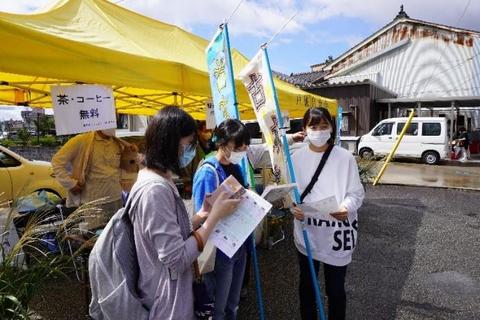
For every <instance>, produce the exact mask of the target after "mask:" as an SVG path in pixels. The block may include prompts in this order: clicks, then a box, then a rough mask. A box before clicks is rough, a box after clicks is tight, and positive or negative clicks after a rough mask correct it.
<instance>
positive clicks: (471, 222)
mask: <svg viewBox="0 0 480 320" xmlns="http://www.w3.org/2000/svg"><path fill="white" fill-rule="evenodd" d="M479 208H480V192H478V191H461V190H451V189H438V188H436V189H435V188H419V187H404V186H378V187H371V186H370V187H368V190H367V198H366V200H365V202H364V206H363V207H362V208H361V210H360V212H359V220H360V225H359V228H360V229H359V243H358V247H357V251H356V252H355V254H354V259H353V262H352V263H351V265H350V266H349V270H348V275H347V294H348V309H347V313H348V315H347V317H348V319H351V320H353V319H354V320H364V319H365V320H377V319H378V320H382V319H385V320H407V319H408V320H417V319H418V320H420V319H448V320H452V319H455V320H457V319H458V320H474V319H480V298H479V297H480V252H479V248H480V209H479ZM287 230H288V235H287V237H288V238H287V240H285V241H283V242H281V243H279V244H278V245H276V246H275V247H274V248H273V249H272V250H266V249H259V258H260V263H261V272H262V283H263V289H264V295H265V304H266V319H271V320H281V319H285V320H290V319H298V318H299V317H298V314H299V311H298V298H297V297H298V295H297V285H298V279H297V262H296V257H295V249H294V247H293V243H292V239H291V232H290V230H291V227H290V225H289V227H288V228H287ZM252 284H253V282H252ZM83 306H84V296H83V292H82V288H81V286H80V285H78V284H77V283H76V282H75V281H71V282H68V281H65V280H64V279H61V280H58V281H56V282H52V283H51V285H50V286H48V287H47V288H45V290H44V291H43V293H42V294H39V295H37V297H36V299H35V303H34V304H33V307H34V308H35V309H36V310H38V312H39V313H40V314H41V315H43V316H44V317H45V319H51V320H64V319H72V320H76V319H85V317H84V315H83V312H82V311H83V310H84V309H83ZM238 319H239V320H247V319H248V320H252V319H258V316H257V309H256V302H255V295H254V291H253V290H250V292H249V294H248V296H247V298H246V299H245V300H243V301H242V303H241V306H240V310H239V317H238Z"/></svg>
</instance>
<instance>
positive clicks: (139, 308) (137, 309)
mask: <svg viewBox="0 0 480 320" xmlns="http://www.w3.org/2000/svg"><path fill="white" fill-rule="evenodd" d="M154 182H160V183H161V181H159V180H150V181H147V182H146V183H144V184H142V185H140V186H139V187H138V188H136V189H135V190H132V192H131V194H130V197H129V199H128V201H127V204H126V206H125V208H121V209H119V210H118V211H117V212H116V213H115V215H114V216H113V217H112V218H111V219H110V221H109V222H108V224H107V225H106V227H105V229H103V231H102V233H101V235H100V236H99V237H98V239H97V241H96V243H95V246H94V247H93V250H92V252H91V253H90V257H89V262H88V269H89V275H90V285H91V290H92V300H91V302H90V310H89V313H90V316H91V317H92V318H93V319H95V320H122V319H129V320H130V319H136V320H137V319H138V320H143V319H148V317H149V310H148V309H147V308H146V307H145V306H144V305H143V304H142V302H141V300H140V297H139V295H138V289H137V283H138V277H139V272H140V269H139V265H138V258H137V251H136V248H135V238H134V233H133V224H132V221H131V219H130V216H129V214H128V213H129V212H130V211H131V210H132V209H134V208H135V206H136V205H137V203H138V201H139V199H140V196H141V194H142V190H143V189H144V187H145V186H147V185H149V184H152V183H154Z"/></svg>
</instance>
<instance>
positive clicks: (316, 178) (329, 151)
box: [300, 144, 334, 202]
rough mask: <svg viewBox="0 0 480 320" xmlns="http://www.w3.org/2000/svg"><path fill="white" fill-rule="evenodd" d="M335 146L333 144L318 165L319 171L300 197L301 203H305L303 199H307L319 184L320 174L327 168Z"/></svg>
mask: <svg viewBox="0 0 480 320" xmlns="http://www.w3.org/2000/svg"><path fill="white" fill-rule="evenodd" d="M333 146H334V145H333V144H330V145H329V146H328V148H327V150H326V151H325V153H324V154H323V156H322V159H321V160H320V163H319V164H318V167H317V170H315V173H314V174H313V177H312V180H310V183H309V184H308V186H307V187H306V188H305V190H304V191H303V193H302V195H301V196H300V202H303V199H305V197H306V196H307V195H308V194H309V193H310V192H311V191H312V189H313V186H314V185H315V183H317V181H318V176H320V173H321V172H322V169H323V167H324V166H325V163H326V162H327V160H328V157H329V156H330V153H331V152H332V149H333Z"/></svg>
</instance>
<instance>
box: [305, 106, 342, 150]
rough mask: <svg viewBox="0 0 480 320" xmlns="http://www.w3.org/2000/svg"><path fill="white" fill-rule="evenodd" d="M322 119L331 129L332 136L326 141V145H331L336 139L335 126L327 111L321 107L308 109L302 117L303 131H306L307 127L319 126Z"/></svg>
mask: <svg viewBox="0 0 480 320" xmlns="http://www.w3.org/2000/svg"><path fill="white" fill-rule="evenodd" d="M322 119H323V120H325V121H327V122H328V123H329V124H330V126H331V127H332V134H331V136H330V139H328V141H327V143H329V144H332V143H334V142H335V139H336V137H337V125H336V123H335V120H334V119H333V118H332V115H331V114H330V112H329V111H328V109H326V108H323V107H312V108H309V109H308V110H307V111H306V112H305V114H304V115H303V121H302V125H303V129H304V130H307V128H308V126H311V125H316V124H319V123H320V122H321V121H322Z"/></svg>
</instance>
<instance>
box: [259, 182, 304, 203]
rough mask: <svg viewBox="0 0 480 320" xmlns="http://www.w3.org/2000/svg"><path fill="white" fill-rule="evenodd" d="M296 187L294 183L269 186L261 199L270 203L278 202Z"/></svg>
mask: <svg viewBox="0 0 480 320" xmlns="http://www.w3.org/2000/svg"><path fill="white" fill-rule="evenodd" d="M296 186H297V184H296V183H289V184H280V185H269V186H267V187H266V188H265V190H264V191H263V193H262V198H264V199H265V200H267V201H268V202H270V203H274V202H276V201H278V200H281V199H284V198H285V197H287V196H290V193H291V192H292V191H293V189H294V188H295V187H296Z"/></svg>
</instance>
